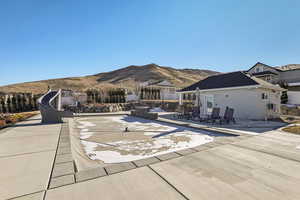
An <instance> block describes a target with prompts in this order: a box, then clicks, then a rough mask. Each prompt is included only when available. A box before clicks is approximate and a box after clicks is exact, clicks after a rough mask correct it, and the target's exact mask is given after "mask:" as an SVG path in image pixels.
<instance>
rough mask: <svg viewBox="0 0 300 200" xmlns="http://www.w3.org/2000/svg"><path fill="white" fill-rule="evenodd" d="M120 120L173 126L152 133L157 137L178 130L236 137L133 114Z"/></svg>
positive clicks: (230, 135)
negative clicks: (168, 129)
mask: <svg viewBox="0 0 300 200" xmlns="http://www.w3.org/2000/svg"><path fill="white" fill-rule="evenodd" d="M122 120H123V121H125V122H127V123H134V122H139V123H143V124H147V123H157V124H160V125H162V126H169V127H172V128H175V130H172V131H166V132H162V133H161V131H159V132H160V134H157V135H154V136H153V137H152V138H158V137H162V136H166V135H169V134H174V133H178V132H183V131H192V132H196V133H199V134H204V135H209V136H213V137H236V136H237V135H234V134H226V133H221V132H217V131H207V130H200V129H198V128H189V127H184V126H180V125H175V124H172V123H167V122H160V121H153V120H148V119H143V118H138V117H133V116H124V118H123V119H122ZM151 132H154V131H151Z"/></svg>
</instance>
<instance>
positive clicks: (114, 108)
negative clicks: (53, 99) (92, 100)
mask: <svg viewBox="0 0 300 200" xmlns="http://www.w3.org/2000/svg"><path fill="white" fill-rule="evenodd" d="M132 108H133V104H131V103H114V104H88V105H84V106H82V107H81V108H68V109H69V110H71V111H73V112H83V113H105V112H120V111H129V110H131V109H132Z"/></svg>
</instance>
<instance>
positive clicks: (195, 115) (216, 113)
mask: <svg viewBox="0 0 300 200" xmlns="http://www.w3.org/2000/svg"><path fill="white" fill-rule="evenodd" d="M220 111H221V109H220V108H218V107H215V108H213V109H212V112H211V114H206V115H201V113H200V109H199V107H194V108H193V109H192V110H187V109H184V110H183V112H180V113H178V114H176V115H175V116H174V117H175V118H177V119H186V120H192V121H199V122H205V123H212V124H214V123H219V124H221V125H222V124H224V123H225V124H229V123H231V122H232V123H234V124H235V123H236V121H235V118H234V109H233V108H229V107H226V109H225V112H224V115H223V116H221V115H220Z"/></svg>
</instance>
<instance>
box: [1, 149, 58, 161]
mask: <svg viewBox="0 0 300 200" xmlns="http://www.w3.org/2000/svg"><path fill="white" fill-rule="evenodd" d="M54 150H55V149H47V150H42V151H34V152H28V153H20V154H13V155H8V156H0V159H1V158H10V157H16V156H22V155H28V154H34V153H43V152H49V151H54Z"/></svg>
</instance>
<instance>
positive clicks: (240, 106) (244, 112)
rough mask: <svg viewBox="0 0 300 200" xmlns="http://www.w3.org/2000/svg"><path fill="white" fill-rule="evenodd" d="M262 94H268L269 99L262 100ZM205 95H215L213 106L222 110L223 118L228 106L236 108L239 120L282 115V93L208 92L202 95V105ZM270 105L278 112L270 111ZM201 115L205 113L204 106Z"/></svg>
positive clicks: (260, 91)
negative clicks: (268, 107)
mask: <svg viewBox="0 0 300 200" xmlns="http://www.w3.org/2000/svg"><path fill="white" fill-rule="evenodd" d="M262 93H267V94H268V99H265V100H264V99H262ZM205 95H213V97H214V105H213V106H214V107H219V108H221V116H223V115H224V112H225V109H226V107H227V106H228V107H231V108H234V112H235V113H234V116H235V118H237V119H265V118H276V117H278V116H279V113H280V92H276V93H273V92H272V91H271V90H265V89H238V90H222V91H207V92H201V93H200V100H201V102H202V103H203V102H204V98H205V97H204V96H205ZM268 103H273V104H275V105H276V106H275V107H276V110H274V111H270V110H268V109H267V104H268ZM201 113H205V111H204V107H203V106H202V107H201Z"/></svg>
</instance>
